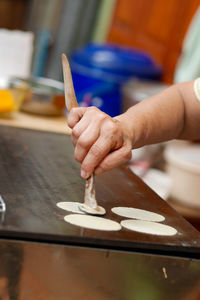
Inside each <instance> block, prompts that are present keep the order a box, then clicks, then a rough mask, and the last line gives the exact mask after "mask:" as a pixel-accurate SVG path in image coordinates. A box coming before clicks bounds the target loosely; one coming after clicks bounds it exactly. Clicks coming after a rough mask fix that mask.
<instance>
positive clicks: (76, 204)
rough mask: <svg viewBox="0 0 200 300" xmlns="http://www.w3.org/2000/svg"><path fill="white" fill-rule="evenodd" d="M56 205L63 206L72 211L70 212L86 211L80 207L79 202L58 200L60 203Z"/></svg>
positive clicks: (80, 212)
mask: <svg viewBox="0 0 200 300" xmlns="http://www.w3.org/2000/svg"><path fill="white" fill-rule="evenodd" d="M56 205H57V206H58V207H59V208H62V209H64V210H66V211H70V212H73V213H77V214H84V212H83V211H81V210H80V208H79V206H80V203H79V202H58V203H56Z"/></svg>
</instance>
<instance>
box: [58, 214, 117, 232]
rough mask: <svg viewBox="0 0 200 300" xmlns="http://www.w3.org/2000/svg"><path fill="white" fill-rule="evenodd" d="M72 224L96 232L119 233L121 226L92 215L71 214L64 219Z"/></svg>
mask: <svg viewBox="0 0 200 300" xmlns="http://www.w3.org/2000/svg"><path fill="white" fill-rule="evenodd" d="M64 220H65V221H66V222H68V223H70V224H73V225H76V226H80V227H84V228H88V229H95V230H104V231H118V230H120V229H121V225H120V224H119V223H117V222H115V221H112V220H109V219H105V218H102V217H96V216H90V215H76V214H71V215H67V216H65V217H64Z"/></svg>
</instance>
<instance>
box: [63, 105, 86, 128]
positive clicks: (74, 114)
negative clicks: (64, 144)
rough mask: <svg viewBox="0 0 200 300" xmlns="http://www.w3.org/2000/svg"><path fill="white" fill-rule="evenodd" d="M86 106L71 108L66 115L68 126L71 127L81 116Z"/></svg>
mask: <svg viewBox="0 0 200 300" xmlns="http://www.w3.org/2000/svg"><path fill="white" fill-rule="evenodd" d="M86 110H87V108H86V107H75V108H72V109H71V111H70V113H69V115H68V117H67V124H68V126H69V127H70V128H73V127H74V126H75V125H76V124H77V123H78V122H79V121H80V119H81V118H82V117H83V115H84V113H85V112H86Z"/></svg>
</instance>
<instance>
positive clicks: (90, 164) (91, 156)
mask: <svg viewBox="0 0 200 300" xmlns="http://www.w3.org/2000/svg"><path fill="white" fill-rule="evenodd" d="M121 142H122V140H121ZM116 145H117V146H118V147H119V146H120V145H119V142H118V143H116V140H115V137H114V136H113V137H111V136H108V135H103V136H100V137H99V139H98V140H97V141H96V142H95V143H94V144H93V145H92V146H91V148H90V149H89V151H88V153H87V155H86V156H85V158H84V160H83V162H82V166H81V176H82V177H84V178H87V177H89V176H90V175H91V174H92V173H93V171H94V169H95V168H96V167H97V166H98V165H99V163H100V162H101V161H102V160H103V159H104V158H105V157H106V156H107V155H108V153H109V152H110V151H111V150H112V149H115V148H116Z"/></svg>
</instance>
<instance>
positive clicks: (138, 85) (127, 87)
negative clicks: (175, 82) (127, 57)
mask: <svg viewBox="0 0 200 300" xmlns="http://www.w3.org/2000/svg"><path fill="white" fill-rule="evenodd" d="M166 87H167V85H166V84H163V83H161V82H158V81H152V80H140V79H130V80H128V82H126V83H125V84H124V85H123V86H122V95H123V112H125V111H126V110H127V109H128V108H129V107H131V106H133V105H135V104H137V103H139V102H141V101H142V100H144V99H146V98H149V97H151V96H153V95H155V94H157V93H159V92H161V91H162V90H163V89H165V88H166Z"/></svg>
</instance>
